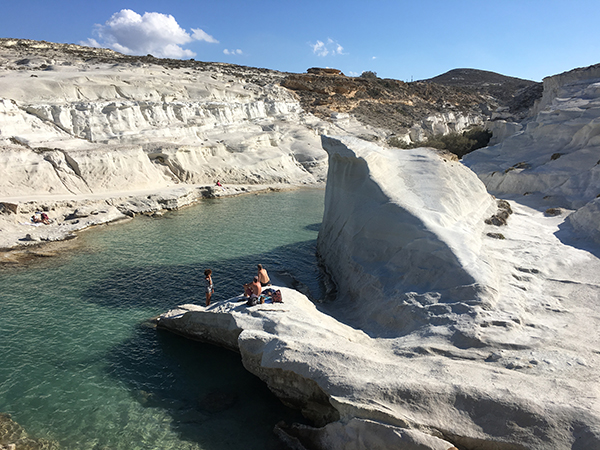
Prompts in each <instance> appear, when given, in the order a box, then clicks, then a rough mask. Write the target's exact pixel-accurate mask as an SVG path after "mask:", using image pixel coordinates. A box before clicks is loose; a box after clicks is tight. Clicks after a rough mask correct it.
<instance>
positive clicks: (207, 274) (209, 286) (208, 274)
mask: <svg viewBox="0 0 600 450" xmlns="http://www.w3.org/2000/svg"><path fill="white" fill-rule="evenodd" d="M204 285H205V286H206V306H208V305H210V298H211V297H212V295H213V294H214V292H215V289H214V286H213V281H212V270H210V269H206V270H205V271H204Z"/></svg>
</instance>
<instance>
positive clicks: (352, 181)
mask: <svg viewBox="0 0 600 450" xmlns="http://www.w3.org/2000/svg"><path fill="white" fill-rule="evenodd" d="M324 144H325V148H326V149H327V151H328V152H329V154H330V175H331V176H330V179H329V183H328V188H327V189H328V192H327V195H326V197H327V200H326V211H325V214H324V221H323V225H322V227H321V231H320V233H324V235H323V236H320V238H319V251H320V253H321V255H322V256H323V258H324V260H325V262H326V264H327V267H328V269H329V271H330V273H331V275H332V276H333V278H334V280H335V282H336V283H337V285H338V298H337V299H336V300H335V301H333V302H330V303H326V304H321V305H319V307H315V306H314V305H313V304H312V303H310V302H309V301H308V299H306V298H305V297H304V296H302V295H301V294H299V293H297V292H295V291H292V290H289V289H286V290H284V291H283V292H284V303H283V304H282V305H259V306H256V307H247V306H246V305H245V304H244V303H237V302H236V300H235V299H232V300H230V301H226V302H220V303H219V302H218V303H215V304H214V305H211V306H210V307H209V308H204V307H202V306H194V305H183V306H180V307H178V308H177V309H175V310H173V311H170V312H168V313H166V314H164V315H163V316H162V317H161V319H160V326H161V327H164V328H167V329H171V330H173V331H175V332H178V333H181V334H184V335H187V336H189V337H192V338H195V339H201V340H204V341H207V342H213V343H216V344H219V345H224V346H226V347H228V348H232V349H236V350H237V351H239V352H240V354H241V357H242V360H243V361H244V364H245V366H246V367H247V368H248V370H249V371H251V372H252V373H255V374H256V375H257V376H259V377H260V378H261V379H263V380H264V381H265V383H267V384H268V385H269V386H270V388H271V389H272V390H273V392H275V393H276V394H277V395H278V396H279V397H280V398H282V400H283V401H284V402H286V403H287V404H289V405H291V406H295V407H298V408H300V409H301V410H302V411H303V412H304V414H305V415H306V416H307V417H309V418H311V419H312V420H313V421H314V425H315V427H306V426H291V427H283V426H281V427H278V433H281V434H282V435H285V436H287V438H288V439H289V440H290V442H295V443H296V444H297V445H302V446H305V447H306V448H317V449H341V448H356V449H363V448H365V449H366V448H382V449H383V448H421V449H436V450H437V449H440V450H441V449H444V450H447V449H450V448H452V447H456V448H461V449H473V450H475V449H484V450H485V449H490V450H491V449H500V450H505V449H506V450H508V449H510V450H514V449H535V450H542V449H544V450H546V449H547V448H549V447H551V448H555V449H581V450H583V449H588V448H595V447H598V446H600V405H599V404H598V398H599V395H598V394H599V388H598V386H599V381H600V378H599V377H600V375H598V374H599V373H600V370H599V368H600V357H599V355H600V353H599V351H598V349H599V348H600V340H599V338H598V336H599V335H600V333H599V331H600V320H599V319H598V315H597V310H598V308H599V307H600V305H599V304H598V301H599V300H598V299H599V298H600V287H599V284H598V278H597V273H600V263H599V261H598V259H597V258H596V257H594V256H593V255H592V254H590V253H587V252H585V251H582V250H578V249H575V248H573V247H568V246H565V245H563V244H561V243H560V241H559V240H558V239H557V238H556V236H555V235H554V232H555V231H556V230H557V229H558V226H559V225H560V224H561V223H562V221H564V217H563V216H548V215H544V213H543V212H541V211H536V210H534V209H531V208H529V207H527V206H525V205H522V204H519V203H516V202H510V207H511V210H512V211H513V214H512V215H511V218H510V219H509V220H508V221H507V224H506V225H504V226H503V228H502V232H503V235H505V239H502V240H500V239H492V238H489V237H487V233H488V232H490V231H491V230H497V229H498V228H497V227H496V226H495V225H489V224H486V223H485V218H486V217H488V216H487V215H486V214H484V213H483V211H486V212H488V213H489V212H490V211H496V208H497V205H496V201H495V200H494V199H493V198H492V197H491V196H489V195H488V194H487V193H486V192H485V189H484V188H483V185H482V183H481V182H480V181H479V180H478V179H477V178H476V177H475V176H474V174H472V173H470V172H469V171H468V169H466V168H465V167H463V166H460V165H459V164H458V163H456V162H452V161H449V160H446V161H444V159H443V157H441V156H439V155H438V154H437V153H435V152H433V151H432V150H427V149H417V150H413V151H409V152H406V153H405V154H401V153H398V151H397V152H396V153H397V154H392V155H390V154H389V150H385V151H384V149H380V148H377V146H376V145H374V144H368V143H365V142H364V141H359V140H356V139H354V138H326V139H324ZM399 152H403V151H399ZM331 172H334V173H333V174H332V173H331ZM457 174H460V175H461V176H456V175H457ZM466 188H468V190H467V189H466ZM338 189H339V192H338V191H337V190H338ZM342 199H343V201H341V200H342ZM386 243H387V244H388V245H387V246H386V245H385V244H386ZM426 254H431V255H433V257H431V258H427V257H425V255H426ZM396 255H398V256H396ZM405 261H409V262H411V264H405ZM414 270H416V272H413V271H414ZM445 274H451V276H448V277H446V276H445ZM567 280H568V281H567ZM297 448H301V447H297Z"/></svg>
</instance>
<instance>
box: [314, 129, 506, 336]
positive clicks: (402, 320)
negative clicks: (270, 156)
mask: <svg viewBox="0 0 600 450" xmlns="http://www.w3.org/2000/svg"><path fill="white" fill-rule="evenodd" d="M323 147H324V148H325V149H326V150H327V152H328V153H329V172H328V184H327V190H326V196H325V213H324V217H323V225H322V227H321V230H320V232H319V241H318V251H319V253H320V255H321V258H322V259H323V261H324V263H325V264H326V266H327V267H328V270H329V271H330V272H331V273H332V275H333V277H334V278H335V279H336V280H337V281H338V285H339V287H340V289H341V292H340V293H339V295H340V296H341V297H342V298H345V297H346V298H347V299H348V301H349V306H348V312H350V311H353V312H354V314H355V315H356V317H357V318H360V320H361V321H364V322H365V324H368V325H366V326H369V327H373V325H374V324H377V326H376V327H375V328H377V327H381V332H383V333H384V332H385V331H383V330H386V329H387V330H389V332H391V333H393V334H397V333H408V332H410V331H413V330H414V329H415V327H419V326H421V325H423V324H425V323H427V322H429V316H431V314H435V315H436V316H438V317H439V319H440V320H446V321H452V319H451V317H452V316H453V314H455V313H456V312H458V311H459V310H461V311H462V310H465V311H466V310H470V309H472V308H473V306H474V305H480V306H481V305H485V304H490V303H493V301H494V294H493V292H494V291H495V290H496V288H495V286H494V279H493V274H492V271H491V268H490V266H489V264H488V262H487V261H486V258H485V256H484V255H483V254H482V253H481V251H480V248H481V236H482V231H483V227H484V218H485V217H486V215H487V216H489V215H491V214H492V213H493V212H494V210H495V202H494V201H493V199H492V197H491V196H490V195H489V194H488V193H487V192H486V190H485V187H484V186H483V183H481V181H480V180H479V179H478V178H477V176H475V174H473V173H472V172H471V171H470V170H469V169H467V168H465V167H464V166H462V165H461V164H460V163H458V162H456V161H452V160H450V159H446V158H444V157H443V156H440V155H439V154H438V153H436V152H435V151H434V150H431V149H415V150H390V149H385V148H381V147H379V146H377V145H376V144H372V143H369V142H364V141H361V140H359V139H356V138H352V137H343V138H331V137H324V138H323ZM365 298H369V299H370V301H369V302H364V301H362V300H361V299H365ZM442 317H443V319H442Z"/></svg>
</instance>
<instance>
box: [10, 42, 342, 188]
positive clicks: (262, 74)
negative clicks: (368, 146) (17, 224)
mask: <svg viewBox="0 0 600 450" xmlns="http://www.w3.org/2000/svg"><path fill="white" fill-rule="evenodd" d="M42 44H45V45H42ZM0 61H1V62H2V64H1V66H0V150H1V151H0V165H1V166H2V167H3V169H6V170H5V171H4V172H3V173H5V174H6V175H7V176H4V177H2V180H0V195H5V196H15V195H24V194H28V193H33V192H37V193H38V194H39V193H49V194H53V193H63V192H65V193H77V194H78V193H89V192H94V193H98V192H105V191H108V190H120V189H125V190H137V189H146V188H155V187H164V186H171V185H174V184H177V183H214V181H215V179H220V180H221V181H222V182H225V183H243V184H267V183H288V184H290V183H291V184H307V183H315V182H320V181H323V180H324V178H325V174H326V154H325V152H324V151H323V150H322V148H321V145H320V139H319V134H320V133H321V132H322V131H324V130H328V129H330V128H336V127H337V125H335V123H333V122H324V121H322V120H320V119H317V118H315V117H314V116H312V115H311V114H307V113H305V112H304V111H303V109H302V108H301V106H300V104H299V102H298V100H297V98H296V96H295V94H293V93H292V92H291V91H289V90H287V89H285V88H283V87H281V86H279V84H278V81H279V80H280V79H281V78H282V77H283V76H284V75H283V74H281V73H279V72H275V71H267V70H262V69H252V68H242V67H237V66H229V65H225V64H208V63H197V64H196V63H191V62H189V63H187V64H183V63H182V62H179V63H177V62H173V61H170V60H157V59H155V58H137V59H136V58H131V57H126V56H124V55H120V54H118V53H115V52H110V51H107V50H100V49H88V48H85V47H78V46H65V45H62V44H50V43H36V42H34V41H20V40H8V39H4V40H2V41H1V42H0ZM343 125H344V126H347V125H348V124H343Z"/></svg>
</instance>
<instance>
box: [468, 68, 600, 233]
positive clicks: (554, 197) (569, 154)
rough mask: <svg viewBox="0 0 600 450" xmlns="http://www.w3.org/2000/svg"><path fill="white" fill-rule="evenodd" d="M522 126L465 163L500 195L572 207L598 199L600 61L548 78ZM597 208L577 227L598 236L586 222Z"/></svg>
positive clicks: (583, 231) (474, 153)
mask: <svg viewBox="0 0 600 450" xmlns="http://www.w3.org/2000/svg"><path fill="white" fill-rule="evenodd" d="M523 125H524V127H523V129H522V130H521V131H519V132H517V133H516V134H514V135H513V136H512V137H510V138H507V139H506V140H504V141H503V142H501V143H500V144H498V145H494V146H492V147H487V148H484V149H481V150H477V151H475V152H473V153H470V154H468V155H466V156H465V157H464V158H463V162H464V163H465V164H466V165H467V166H468V167H470V168H471V169H472V170H473V171H475V172H476V173H477V175H478V176H479V177H480V178H481V180H482V181H483V182H484V183H485V185H486V186H487V188H488V190H489V191H490V192H491V193H493V194H495V195H512V196H520V195H531V194H537V195H539V196H541V197H543V204H545V205H546V206H547V207H548V208H567V209H570V210H573V209H579V208H581V207H584V206H585V205H586V204H587V203H588V202H591V201H594V199H595V198H596V197H597V196H598V195H599V194H600V65H596V66H591V67H588V68H585V69H576V70H573V71H570V72H566V73H563V74H560V75H555V76H552V77H548V78H545V79H544V94H543V97H542V99H541V100H540V102H539V104H538V106H537V114H536V115H535V116H534V117H533V118H532V119H530V120H529V121H526V122H525V123H524V124H523ZM592 210H594V208H592V207H588V208H587V209H586V211H587V213H585V214H580V215H579V219H580V220H578V221H577V223H578V229H579V231H580V232H581V233H583V234H587V235H589V236H591V237H594V238H595V239H596V240H598V238H597V235H598V230H597V226H594V223H593V222H589V221H586V222H588V225H585V226H584V224H583V220H582V218H583V217H584V216H585V217H589V216H590V214H592V212H591V211H592ZM599 220H600V217H596V219H595V223H598V221H599ZM590 227H591V228H590ZM586 229H587V231H586Z"/></svg>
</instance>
